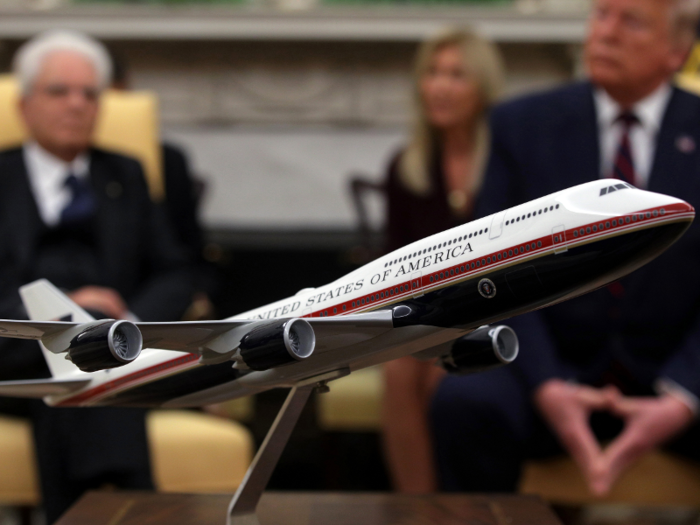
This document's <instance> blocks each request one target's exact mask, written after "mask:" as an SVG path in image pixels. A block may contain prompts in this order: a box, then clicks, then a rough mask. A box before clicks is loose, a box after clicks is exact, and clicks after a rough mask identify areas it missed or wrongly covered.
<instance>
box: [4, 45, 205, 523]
mask: <svg viewBox="0 0 700 525" xmlns="http://www.w3.org/2000/svg"><path fill="white" fill-rule="evenodd" d="M14 69H15V73H16V75H17V77H18V79H19V82H20V85H21V91H22V96H21V102H20V109H21V114H22V116H23V119H24V122H25V124H26V127H27V130H28V132H29V137H30V138H29V140H28V141H27V142H26V143H25V144H24V145H23V146H22V147H21V148H17V149H13V150H10V151H5V152H1V153H0V174H2V176H1V177H0V239H1V240H2V242H0V275H2V279H1V280H0V317H2V318H22V317H23V316H26V314H25V313H24V312H23V309H22V305H21V301H20V298H19V295H18V292H17V289H18V287H19V286H21V285H23V284H26V283H28V282H31V281H33V280H35V279H38V278H48V279H49V280H51V281H52V282H53V283H54V284H56V285H57V286H59V287H61V288H62V289H65V290H66V291H67V292H68V293H69V295H71V297H72V298H73V299H74V300H75V301H76V302H77V303H78V304H80V305H81V306H82V307H84V308H85V309H86V310H88V311H90V312H93V313H94V314H95V315H96V316H97V317H109V318H115V319H124V318H139V319H143V320H148V321H159V320H175V319H178V318H180V316H181V315H182V313H183V312H184V310H185V308H186V307H187V305H188V304H189V301H190V297H191V293H192V289H191V272H190V269H189V264H188V261H187V258H186V257H185V255H184V252H183V250H182V249H181V247H180V245H179V244H177V242H176V241H175V238H174V236H173V234H172V232H171V230H170V228H169V226H168V224H167V221H166V220H165V217H164V214H163V213H162V211H161V210H160V209H158V208H157V207H156V206H155V205H153V204H152V203H151V201H150V199H149V196H148V191H147V188H146V183H145V180H144V176H143V171H142V168H141V166H140V164H139V163H138V162H136V161H135V160H133V159H130V158H127V157H124V156H121V155H117V154H114V153H110V152H106V151H102V150H99V149H96V148H94V147H92V146H91V137H92V132H93V128H94V126H95V120H96V118H97V115H98V110H99V98H100V93H101V91H102V90H103V89H104V88H105V87H106V86H107V85H108V84H109V81H110V69H111V66H110V61H109V57H108V55H107V53H106V50H105V49H104V48H103V46H102V45H101V44H99V43H98V42H96V41H94V40H92V39H91V38H89V37H86V36H84V35H81V34H75V33H68V32H52V33H47V34H43V35H40V36H38V37H36V38H34V39H33V40H31V41H29V42H28V43H26V44H25V45H24V46H23V47H22V48H20V50H19V51H18V52H17V55H16V57H15V62H14ZM2 344H3V347H2V348H0V374H1V375H2V376H3V379H5V378H15V379H17V378H21V377H37V376H42V375H43V376H46V375H47V374H48V369H47V367H46V364H45V362H44V360H43V357H42V355H41V353H40V351H39V350H38V348H37V345H35V344H26V342H25V344H22V342H18V343H15V344H7V343H5V342H4V341H3V343H2ZM30 412H31V415H32V417H33V422H34V433H35V441H36V446H37V457H38V460H39V470H40V477H41V486H42V494H43V503H44V506H45V509H46V512H47V519H48V521H49V523H52V522H53V521H55V520H56V519H57V518H58V517H59V516H60V515H61V514H62V513H63V511H65V510H66V509H67V508H68V506H70V504H71V503H72V502H73V501H74V500H75V499H77V498H78V497H79V496H80V495H81V494H82V492H84V491H85V490H87V489H89V488H97V487H100V486H101V485H103V484H105V483H109V484H114V485H118V486H122V487H128V488H149V487H151V486H152V483H151V481H150V469H149V459H148V449H147V443H146V435H145V426H144V418H143V412H140V411H132V410H128V409H83V408H79V409H52V408H48V407H45V406H44V405H43V403H36V404H33V405H32V406H31V410H30Z"/></svg>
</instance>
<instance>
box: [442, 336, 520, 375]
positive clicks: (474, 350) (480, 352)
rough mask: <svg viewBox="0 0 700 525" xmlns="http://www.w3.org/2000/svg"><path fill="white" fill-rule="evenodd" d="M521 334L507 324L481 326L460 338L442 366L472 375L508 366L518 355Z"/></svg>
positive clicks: (452, 370)
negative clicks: (518, 334) (519, 335)
mask: <svg viewBox="0 0 700 525" xmlns="http://www.w3.org/2000/svg"><path fill="white" fill-rule="evenodd" d="M518 346H519V345H518V336H517V335H516V334H515V331H513V329H512V328H510V327H508V326H504V325H499V326H482V327H481V328H477V329H476V330H474V331H473V332H472V333H470V334H467V335H465V336H464V337H460V338H459V339H457V340H456V341H455V342H454V343H453V345H452V348H451V349H450V351H449V353H448V354H446V355H444V356H442V358H441V359H440V364H441V366H442V367H443V368H444V369H445V370H447V371H448V372H450V373H452V374H469V373H472V372H480V371H482V370H488V369H489V368H496V367H497V366H503V365H507V364H508V363H510V362H512V361H513V360H514V359H515V358H516V357H517V356H518Z"/></svg>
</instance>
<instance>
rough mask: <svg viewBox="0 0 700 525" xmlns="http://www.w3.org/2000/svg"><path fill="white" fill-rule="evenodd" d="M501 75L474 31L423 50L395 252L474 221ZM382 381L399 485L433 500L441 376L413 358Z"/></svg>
mask: <svg viewBox="0 0 700 525" xmlns="http://www.w3.org/2000/svg"><path fill="white" fill-rule="evenodd" d="M502 71H503V67H502V63H501V58H500V56H499V54H498V52H497V50H496V49H495V47H494V46H493V45H491V44H490V43H489V42H487V41H486V40H484V39H482V38H480V37H479V36H477V35H475V34H474V33H472V32H470V31H467V30H449V31H446V32H444V33H442V34H440V35H439V36H437V37H436V38H433V39H431V40H429V41H427V42H425V43H424V44H423V45H422V46H421V48H420V49H419V51H418V56H417V61H416V70H415V93H414V105H415V116H414V125H413V131H412V135H411V138H410V141H409V142H408V145H407V146H406V148H405V149H404V150H402V151H401V152H399V154H398V155H397V156H396V157H395V158H394V160H393V161H392V162H391V164H390V166H389V170H388V177H387V195H388V225H387V234H388V239H387V240H388V242H387V248H388V250H393V249H396V248H399V247H401V246H404V245H406V244H409V243H411V242H413V241H416V240H418V239H421V238H423V237H426V236H428V235H431V234H434V233H437V232H440V231H443V230H446V229H448V228H451V227H453V226H456V225H457V224H460V223H463V222H466V221H468V220H470V218H471V212H472V207H473V204H474V199H475V197H476V195H477V193H478V191H479V188H480V186H481V180H482V174H483V170H484V163H485V159H486V154H487V149H488V143H489V133H488V126H487V119H488V112H489V109H490V108H491V106H492V105H493V104H494V102H495V100H496V98H497V96H498V94H499V92H500V88H501V84H502V77H503V73H502ZM384 377H385V393H384V404H383V433H384V445H385V453H386V458H387V464H388V466H389V471H390V474H391V477H392V480H393V483H394V486H395V488H396V490H398V491H401V492H407V493H426V492H433V491H435V490H437V488H438V487H437V476H436V474H435V466H434V461H433V454H432V446H431V440H430V431H429V428H428V423H427V413H428V403H429V401H430V398H431V395H432V392H433V391H434V388H435V386H436V385H437V383H438V381H439V380H440V378H441V377H442V376H441V373H440V370H439V369H437V368H436V367H434V366H431V363H426V362H421V361H418V360H416V359H414V358H412V357H407V358H403V359H399V360H396V361H393V362H390V363H387V365H385V369H384Z"/></svg>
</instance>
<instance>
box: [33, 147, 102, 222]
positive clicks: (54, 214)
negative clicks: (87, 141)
mask: <svg viewBox="0 0 700 525" xmlns="http://www.w3.org/2000/svg"><path fill="white" fill-rule="evenodd" d="M22 152H23V154H24V163H25V165H26V167H27V175H28V177H29V185H30V186H31V188H32V193H33V194H34V200H35V201H36V204H37V207H38V208H39V215H40V216H41V218H42V220H43V221H44V223H45V224H46V225H47V226H51V227H52V226H56V225H57V224H58V223H59V222H60V220H61V212H63V209H64V208H65V207H66V206H67V205H68V204H69V203H70V201H71V200H72V199H73V192H72V191H71V189H70V188H68V187H66V185H65V182H66V177H67V176H68V175H69V174H71V173H72V174H73V175H75V176H76V177H78V178H79V179H84V178H85V177H87V176H88V174H89V173H90V156H89V155H88V154H87V153H83V154H81V155H78V156H77V157H76V158H75V159H74V160H73V161H72V162H65V161H63V160H61V159H59V158H58V157H55V156H54V155H52V154H51V153H49V152H48V151H46V150H45V149H44V148H42V147H41V146H39V144H37V143H36V142H33V141H32V142H28V143H27V144H25V145H24V148H23V150H22Z"/></svg>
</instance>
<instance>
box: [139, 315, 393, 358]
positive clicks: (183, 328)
mask: <svg viewBox="0 0 700 525" xmlns="http://www.w3.org/2000/svg"><path fill="white" fill-rule="evenodd" d="M280 319H281V318H280ZM304 320H305V321H308V322H309V324H311V326H312V327H313V329H314V333H315V335H316V351H326V350H331V349H333V348H338V347H341V346H343V347H344V346H350V345H353V344H356V343H360V342H362V341H366V340H367V339H371V338H372V337H376V336H377V335H379V334H380V333H383V332H385V331H387V330H389V329H391V328H393V326H394V325H393V321H392V314H391V311H390V310H382V311H379V312H370V313H365V314H355V315H346V316H341V317H313V318H306V319H304ZM274 321H275V318H272V319H264V320H259V319H238V320H236V319H231V320H227V321H184V322H170V323H135V324H136V326H138V327H139V330H141V334H142V335H143V346H144V348H159V349H162V350H177V351H180V352H194V353H197V352H198V349H199V348H200V347H203V346H207V345H209V344H210V343H211V342H212V341H214V340H215V339H218V338H222V337H226V343H227V345H228V346H229V349H232V348H235V347H236V346H237V344H238V342H239V341H240V339H242V338H243V337H244V336H245V335H246V334H247V333H248V332H250V331H251V330H253V329H255V328H256V327H258V326H260V325H263V324H267V323H270V322H274ZM234 345H235V346H234Z"/></svg>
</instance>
